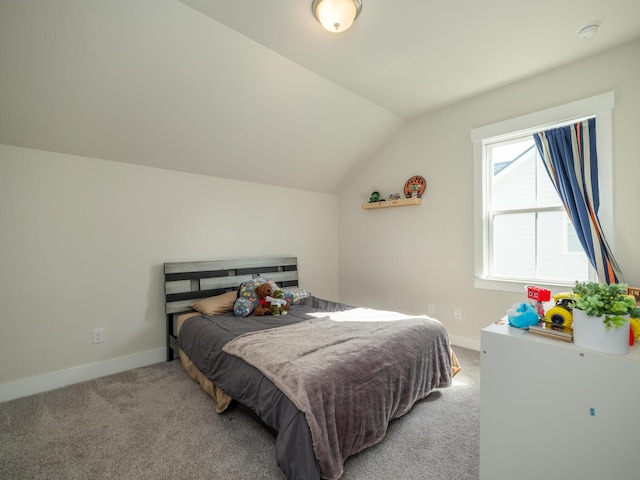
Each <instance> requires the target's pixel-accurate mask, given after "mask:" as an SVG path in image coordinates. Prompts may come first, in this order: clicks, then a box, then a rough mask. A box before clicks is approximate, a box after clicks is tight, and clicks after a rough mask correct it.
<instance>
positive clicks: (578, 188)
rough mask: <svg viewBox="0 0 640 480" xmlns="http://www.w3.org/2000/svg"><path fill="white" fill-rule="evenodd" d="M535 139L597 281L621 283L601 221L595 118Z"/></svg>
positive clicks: (542, 133) (535, 136)
mask: <svg viewBox="0 0 640 480" xmlns="http://www.w3.org/2000/svg"><path fill="white" fill-rule="evenodd" d="M533 139H534V141H535V143H536V147H537V148H538V152H539V153H540V156H541V157H542V159H543V162H544V165H545V168H546V169H547V173H548V174H549V177H550V178H551V181H552V182H553V184H554V186H555V188H556V191H557V192H558V195H560V198H561V199H562V203H563V204H564V208H565V210H566V211H567V214H568V215H569V218H570V219H571V222H572V223H573V226H574V227H575V229H576V233H577V235H578V238H579V239H580V243H581V244H582V248H583V249H584V251H585V253H586V254H587V257H588V258H589V261H590V262H591V265H592V266H593V268H595V270H596V272H597V273H598V281H600V282H602V283H619V282H622V281H623V280H622V273H621V272H620V269H619V268H618V264H617V263H616V261H615V259H614V257H613V254H612V253H611V249H610V248H609V245H608V244H607V241H606V239H605V237H604V233H603V232H602V228H601V226H600V221H599V220H598V208H599V206H600V198H599V191H598V155H597V153H596V119H595V118H590V119H588V120H584V121H581V122H578V123H574V124H572V125H568V126H566V127H559V128H553V129H550V130H545V131H543V132H538V133H536V134H534V135H533Z"/></svg>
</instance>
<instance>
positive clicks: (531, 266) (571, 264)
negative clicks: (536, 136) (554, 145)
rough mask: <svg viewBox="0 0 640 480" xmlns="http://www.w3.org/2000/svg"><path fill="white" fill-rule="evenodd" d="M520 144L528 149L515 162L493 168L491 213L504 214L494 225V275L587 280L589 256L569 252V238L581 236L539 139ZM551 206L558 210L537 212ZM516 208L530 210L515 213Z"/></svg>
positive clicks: (569, 280) (511, 161)
mask: <svg viewBox="0 0 640 480" xmlns="http://www.w3.org/2000/svg"><path fill="white" fill-rule="evenodd" d="M519 145H522V149H524V150H521V151H520V152H519V153H518V154H517V155H516V156H515V158H512V159H511V160H509V161H507V162H500V163H494V164H493V188H492V195H491V198H492V208H491V210H492V211H493V212H499V213H500V214H498V215H496V216H495V217H494V223H493V237H492V240H493V242H492V244H493V251H492V274H493V275H494V276H496V277H504V278H522V279H526V278H532V279H546V280H554V281H558V280H561V281H562V280H563V281H567V282H573V281H575V280H585V279H587V278H588V273H589V272H588V262H587V260H586V256H585V255H584V252H582V251H581V250H579V251H578V252H575V251H571V250H567V243H568V239H567V235H572V236H575V230H573V226H572V225H571V223H570V222H569V220H568V217H567V215H566V213H565V212H564V208H563V207H562V203H561V201H560V198H559V197H558V194H557V193H556V191H555V188H554V187H553V184H552V183H551V181H550V180H549V178H548V174H547V172H546V170H545V168H544V165H543V164H542V159H541V158H540V157H539V154H538V151H537V149H536V148H535V145H534V143H533V139H531V140H530V141H528V140H526V139H525V141H524V142H520V143H519ZM498 148H499V147H498ZM494 151H495V150H494ZM549 207H555V209H554V210H551V211H549V210H545V211H538V212H536V211H535V209H538V208H549ZM515 209H526V210H527V211H524V212H512V213H510V212H509V211H513V210H515ZM532 210H533V211H532ZM536 217H537V218H536Z"/></svg>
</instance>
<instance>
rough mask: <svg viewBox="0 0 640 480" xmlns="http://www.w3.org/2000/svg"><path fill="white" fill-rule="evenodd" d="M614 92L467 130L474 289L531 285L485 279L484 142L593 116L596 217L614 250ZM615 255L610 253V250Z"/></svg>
mask: <svg viewBox="0 0 640 480" xmlns="http://www.w3.org/2000/svg"><path fill="white" fill-rule="evenodd" d="M614 106H615V95H614V92H613V91H611V92H607V93H603V94H601V95H596V96H593V97H589V98H585V99H583V100H578V101H575V102H571V103H567V104H565V105H560V106H557V107H553V108H549V109H546V110H542V111H539V112H535V113H531V114H528V115H523V116H521V117H517V118H513V119H510V120H505V121H503V122H498V123H494V124H491V125H486V126H483V127H478V128H474V129H472V130H471V142H472V143H473V173H474V198H473V201H474V277H473V280H474V286H475V288H484V289H490V290H501V291H507V292H517V293H522V292H523V291H524V287H525V285H527V284H531V283H532V282H533V280H532V281H531V282H526V281H513V280H503V279H495V278H489V275H488V272H489V261H490V257H489V231H488V228H487V221H486V212H487V205H488V203H487V196H486V192H485V189H484V185H485V179H486V176H487V175H489V173H490V172H489V171H488V168H487V165H486V164H485V162H484V159H483V154H484V146H485V143H487V142H489V141H491V142H494V141H499V140H500V138H501V137H504V138H506V137H510V136H512V135H514V134H529V133H530V134H533V133H535V132H539V131H541V130H545V129H546V128H549V127H550V126H552V125H558V124H570V123H572V121H575V120H577V119H579V118H584V117H589V116H594V115H595V117H596V136H597V152H598V182H599V189H600V210H599V211H598V218H599V220H600V225H601V227H602V230H603V232H604V234H605V237H606V239H607V242H608V243H609V245H610V246H611V248H612V249H613V245H614V244H613V240H614V239H613V154H612V152H613V126H612V124H613V119H612V117H613V108H614ZM614 250H615V249H614ZM536 285H538V286H541V287H544V288H548V289H552V290H558V288H560V289H570V288H571V287H572V286H573V284H565V283H555V284H544V285H543V284H540V283H536Z"/></svg>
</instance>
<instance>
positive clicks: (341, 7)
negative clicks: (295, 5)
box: [311, 0, 362, 33]
mask: <svg viewBox="0 0 640 480" xmlns="http://www.w3.org/2000/svg"><path fill="white" fill-rule="evenodd" d="M311 10H313V15H314V16H315V17H316V18H317V19H318V21H319V22H320V24H321V25H322V26H323V27H324V28H325V29H326V30H328V31H329V32H333V33H340V32H344V31H345V30H346V29H348V28H349V27H350V26H351V25H352V24H353V21H354V20H355V19H356V18H357V17H358V15H360V10H362V1H361V0H313V3H312V4H311Z"/></svg>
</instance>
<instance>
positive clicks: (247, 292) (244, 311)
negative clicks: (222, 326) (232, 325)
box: [233, 277, 280, 317]
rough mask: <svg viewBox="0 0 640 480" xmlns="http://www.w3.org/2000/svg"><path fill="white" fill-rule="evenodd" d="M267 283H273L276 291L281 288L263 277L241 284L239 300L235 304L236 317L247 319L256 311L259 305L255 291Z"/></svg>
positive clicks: (234, 312)
mask: <svg viewBox="0 0 640 480" xmlns="http://www.w3.org/2000/svg"><path fill="white" fill-rule="evenodd" d="M267 282H269V283H271V286H272V287H273V288H274V289H275V288H280V287H278V285H277V284H276V283H275V282H274V281H273V280H270V279H268V278H263V277H255V278H252V279H251V280H246V281H244V282H242V283H241V284H240V288H239V289H238V298H237V299H236V301H235V303H234V304H233V314H234V315H235V316H236V317H246V316H247V315H249V314H251V312H253V311H254V310H255V308H256V305H258V296H257V295H256V292H255V289H256V287H257V286H258V285H262V284H263V283H267Z"/></svg>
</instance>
